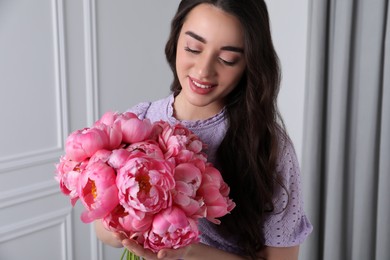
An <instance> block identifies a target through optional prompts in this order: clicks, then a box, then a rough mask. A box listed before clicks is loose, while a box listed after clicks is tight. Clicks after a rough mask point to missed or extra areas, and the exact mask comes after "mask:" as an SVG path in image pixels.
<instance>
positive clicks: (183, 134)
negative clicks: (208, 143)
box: [157, 122, 205, 158]
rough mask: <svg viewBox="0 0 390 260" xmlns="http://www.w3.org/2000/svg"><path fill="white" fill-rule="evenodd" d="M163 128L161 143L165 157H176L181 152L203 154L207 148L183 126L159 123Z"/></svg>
mask: <svg viewBox="0 0 390 260" xmlns="http://www.w3.org/2000/svg"><path fill="white" fill-rule="evenodd" d="M157 124H160V126H161V128H162V133H161V134H160V138H159V142H160V145H161V146H162V147H163V148H165V157H166V158H170V157H175V156H177V155H178V154H180V152H181V151H184V150H189V151H191V152H194V153H201V151H202V150H203V149H204V148H205V147H204V144H203V143H202V142H201V141H200V140H199V138H198V137H197V136H196V135H195V134H194V133H192V132H191V131H190V130H189V129H187V128H185V127H184V126H183V125H180V124H177V125H174V126H170V125H169V124H168V123H166V122H158V123H157Z"/></svg>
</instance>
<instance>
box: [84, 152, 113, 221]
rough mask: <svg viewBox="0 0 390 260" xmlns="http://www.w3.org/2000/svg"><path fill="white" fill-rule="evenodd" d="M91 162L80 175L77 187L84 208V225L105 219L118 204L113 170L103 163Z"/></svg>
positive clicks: (98, 161)
mask: <svg viewBox="0 0 390 260" xmlns="http://www.w3.org/2000/svg"><path fill="white" fill-rule="evenodd" d="M91 160H92V161H93V162H92V163H89V164H88V166H87V167H86V168H85V170H84V171H83V172H82V174H81V175H80V179H79V186H78V194H79V197H80V200H81V202H82V203H83V205H84V207H85V208H86V211H84V212H83V213H82V215H81V220H82V221H83V222H86V223H89V222H92V221H94V220H96V219H99V218H103V217H105V216H106V215H107V214H109V213H110V211H111V210H113V209H114V208H115V207H116V206H117V205H118V202H119V199H118V188H117V187H116V185H115V178H116V175H115V170H114V169H113V168H112V167H110V166H109V165H107V164H106V163H105V162H103V161H100V160H93V158H92V159H91Z"/></svg>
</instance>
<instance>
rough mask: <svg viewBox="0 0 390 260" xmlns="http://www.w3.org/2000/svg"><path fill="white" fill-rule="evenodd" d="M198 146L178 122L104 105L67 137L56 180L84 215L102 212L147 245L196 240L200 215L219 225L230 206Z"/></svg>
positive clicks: (87, 218)
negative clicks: (92, 120) (88, 123)
mask: <svg viewBox="0 0 390 260" xmlns="http://www.w3.org/2000/svg"><path fill="white" fill-rule="evenodd" d="M204 148H205V144H204V143H202V142H201V140H200V139H199V138H198V137H197V136H196V135H195V134H194V133H192V132H191V131H190V130H188V129H187V128H185V127H184V126H182V125H180V124H178V125H174V126H171V125H169V124H168V123H167V122H163V121H159V122H155V123H153V124H152V123H151V122H150V121H149V120H148V119H144V120H140V119H139V118H138V117H137V116H136V115H135V114H133V113H130V112H125V113H113V112H108V113H106V114H104V115H103V117H102V118H100V119H99V120H98V121H96V122H95V123H94V125H93V126H92V127H89V128H84V129H81V130H76V131H74V132H73V133H71V134H70V135H69V136H68V138H67V140H66V144H65V155H64V156H62V157H61V158H60V161H59V163H58V164H57V165H56V174H57V175H56V180H57V181H58V182H59V184H60V189H61V191H62V193H64V194H65V195H67V196H69V197H70V200H71V203H72V205H73V206H74V205H75V203H76V201H77V200H78V199H80V201H81V202H82V204H83V206H84V207H85V211H84V212H83V213H82V215H81V220H82V221H83V222H85V223H90V222H92V221H94V220H97V219H101V220H102V222H103V224H104V226H105V228H106V229H108V230H111V231H115V232H121V233H124V234H125V235H126V236H128V237H129V238H132V239H134V240H136V241H137V242H138V243H139V244H141V245H142V246H143V247H144V248H148V249H150V250H152V251H153V252H158V251H159V250H160V249H163V248H180V247H183V246H186V245H189V244H191V243H194V242H198V240H199V230H198V227H197V221H198V220H199V219H200V218H207V219H208V220H209V221H212V222H214V223H217V224H219V223H220V221H219V220H218V219H217V218H219V217H222V216H224V215H225V214H227V213H229V212H230V211H231V210H232V209H233V208H234V207H235V204H234V202H233V201H232V200H231V199H229V197H228V195H229V187H228V186H227V184H226V183H225V182H224V181H223V179H222V176H221V174H220V172H219V171H218V170H217V169H216V168H215V167H213V165H212V164H211V163H209V162H207V156H206V155H205V153H204V152H203V150H204ZM125 252H126V251H125ZM127 253H128V258H129V254H130V253H129V252H127ZM122 258H123V256H122Z"/></svg>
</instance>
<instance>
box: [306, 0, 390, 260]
mask: <svg viewBox="0 0 390 260" xmlns="http://www.w3.org/2000/svg"><path fill="white" fill-rule="evenodd" d="M309 12H310V18H309V19H310V20H309V23H310V29H309V45H308V46H309V50H308V70H307V75H308V76H307V91H306V101H305V113H306V114H305V127H304V129H305V132H304V148H303V159H302V175H303V183H304V195H305V208H306V211H307V213H308V215H309V217H310V219H311V221H312V223H313V226H314V230H313V233H312V234H311V236H310V237H309V239H308V240H307V241H306V242H305V244H304V245H303V246H302V248H301V259H307V260H317V259H318V260H321V259H326V260H328V259H329V260H356V259H364V260H372V259H378V260H379V259H380V260H388V259H390V17H389V16H390V6H389V1H386V0H355V1H353V0H323V1H316V0H314V1H311V2H310V8H309Z"/></svg>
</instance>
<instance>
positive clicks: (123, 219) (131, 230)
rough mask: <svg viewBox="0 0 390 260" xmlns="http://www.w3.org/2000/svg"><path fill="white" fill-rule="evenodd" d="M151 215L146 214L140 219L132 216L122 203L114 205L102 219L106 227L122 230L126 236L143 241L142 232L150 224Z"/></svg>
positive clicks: (117, 230) (149, 226)
mask: <svg viewBox="0 0 390 260" xmlns="http://www.w3.org/2000/svg"><path fill="white" fill-rule="evenodd" d="M152 221H153V215H146V216H145V217H144V218H143V219H142V220H138V219H137V218H134V217H132V216H131V215H129V213H127V212H126V211H125V208H123V207H122V205H118V206H116V208H115V209H113V210H112V211H111V213H110V214H108V215H107V216H105V217H104V218H103V219H102V222H103V225H104V227H105V228H106V229H108V230H111V231H114V232H122V233H124V234H126V236H127V237H129V238H132V239H136V240H137V241H138V242H139V243H143V233H144V232H146V231H148V230H149V229H150V228H151V226H152Z"/></svg>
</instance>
